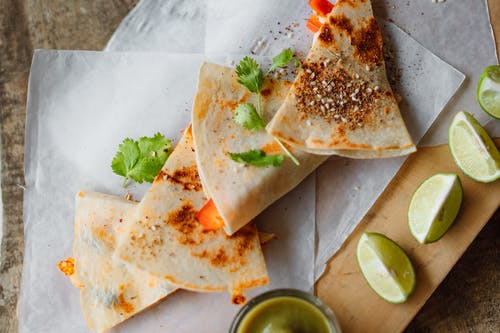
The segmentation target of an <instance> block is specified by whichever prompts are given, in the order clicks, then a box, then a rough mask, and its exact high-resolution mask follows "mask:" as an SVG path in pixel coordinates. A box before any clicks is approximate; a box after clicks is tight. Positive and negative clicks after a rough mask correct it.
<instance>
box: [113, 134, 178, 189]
mask: <svg viewBox="0 0 500 333" xmlns="http://www.w3.org/2000/svg"><path fill="white" fill-rule="evenodd" d="M171 148H172V143H171V141H170V140H167V139H165V137H164V136H163V135H161V134H160V133H157V134H155V135H154V136H153V137H142V138H140V139H139V140H138V141H136V140H133V139H130V138H126V139H125V140H123V142H122V143H121V144H120V145H119V146H118V152H117V153H116V155H115V157H114V158H113V161H112V162H111V169H113V172H114V173H116V174H117V175H119V176H123V177H125V179H124V180H123V184H122V186H123V187H125V186H126V185H127V182H128V180H129V179H132V180H134V181H136V182H137V183H139V184H141V183H142V182H148V183H152V182H153V180H154V179H155V177H156V175H157V174H158V173H159V172H160V170H161V168H162V167H163V165H164V164H165V161H166V160H167V158H168V156H169V155H170V153H171Z"/></svg>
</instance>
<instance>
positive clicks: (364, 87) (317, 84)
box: [267, 0, 415, 158]
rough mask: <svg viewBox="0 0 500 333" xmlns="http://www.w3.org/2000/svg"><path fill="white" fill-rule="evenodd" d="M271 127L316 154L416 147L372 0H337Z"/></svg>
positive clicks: (362, 154) (370, 154) (358, 154)
mask: <svg viewBox="0 0 500 333" xmlns="http://www.w3.org/2000/svg"><path fill="white" fill-rule="evenodd" d="M267 130H268V131H269V133H271V134H272V135H275V136H277V137H279V138H280V139H282V140H284V141H285V142H287V143H289V144H290V145H292V146H294V147H296V148H299V149H303V150H306V151H308V152H311V153H314V154H327V155H328V154H338V155H343V156H348V157H353V158H378V157H392V156H399V155H405V154H409V153H411V152H413V151H415V146H414V144H413V142H412V139H411V137H410V135H409V133H408V130H407V128H406V126H405V123H404V121H403V118H402V117H401V114H400V111H399V107H398V104H397V101H396V98H395V96H394V93H393V92H392V90H391V86H390V85H389V82H388V80H387V74H386V70H385V62H384V57H383V53H382V36H381V33H380V29H379V27H378V25H377V22H376V20H375V18H374V17H373V12H372V8H371V3H370V1H369V0H338V1H337V2H336V4H335V6H334V8H333V10H332V12H331V13H330V14H329V15H328V17H327V18H326V22H325V23H324V24H323V25H322V27H321V29H320V30H319V31H318V32H317V33H316V35H315V38H314V42H313V46H312V48H311V50H310V52H309V54H308V56H307V59H306V61H305V63H304V65H303V71H301V72H300V73H299V75H298V76H297V78H296V80H295V82H294V84H293V86H292V88H291V89H290V91H289V93H288V96H287V98H286V100H285V102H284V103H283V105H282V106H281V108H280V109H279V110H278V112H277V113H276V115H275V117H274V118H273V120H272V121H271V122H270V123H269V125H268V126H267Z"/></svg>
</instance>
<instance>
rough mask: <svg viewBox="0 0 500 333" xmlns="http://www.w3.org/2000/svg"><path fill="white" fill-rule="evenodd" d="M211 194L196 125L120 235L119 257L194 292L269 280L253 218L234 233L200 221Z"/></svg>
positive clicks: (236, 292) (237, 292)
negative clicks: (202, 173) (199, 162)
mask: <svg viewBox="0 0 500 333" xmlns="http://www.w3.org/2000/svg"><path fill="white" fill-rule="evenodd" d="M206 201H207V197H206V195H205V193H204V192H203V188H202V185H201V182H200V179H199V176H198V170H197V167H196V160H195V150H194V147H193V139H192V134H191V129H188V130H186V131H185V134H184V136H183V138H182V139H181V141H180V142H179V144H178V145H177V147H176V148H175V150H174V151H173V152H172V154H171V156H170V157H169V159H168V160H167V162H166V163H165V166H164V167H163V169H162V170H161V171H160V173H159V174H158V176H157V177H156V178H155V180H154V182H153V185H152V186H151V188H150V189H149V191H148V192H147V193H146V195H145V196H144V198H143V200H142V201H141V202H140V203H139V204H138V206H137V208H136V210H135V211H134V214H133V215H132V217H131V219H130V220H129V221H128V222H127V223H126V224H125V225H124V227H123V233H122V234H121V236H120V237H119V241H118V248H117V252H116V254H117V256H118V257H119V258H120V259H122V260H124V261H126V262H128V263H131V264H134V265H136V266H137V267H139V268H141V269H143V270H145V271H147V272H150V273H151V274H154V275H156V276H158V277H161V278H163V279H165V280H167V281H169V282H170V283H172V284H173V285H175V286H177V287H179V288H183V289H189V290H194V291H208V292H210V291H224V290H229V291H230V292H231V294H232V295H233V302H235V303H240V302H242V300H243V298H242V297H241V294H242V292H243V291H244V290H246V289H249V288H254V287H259V286H263V285H266V284H268V282H269V278H268V275H267V270H266V265H265V262H264V257H263V254H262V250H261V247H260V243H259V236H258V232H257V229H256V227H255V225H254V224H253V223H251V224H249V225H247V226H245V228H242V229H241V230H240V231H239V232H238V233H236V234H234V235H233V236H231V237H229V236H227V235H226V233H225V232H224V230H222V229H220V230H218V231H205V230H203V227H202V226H201V224H200V223H199V222H198V221H197V220H196V214H197V212H198V211H199V210H200V209H201V208H202V207H203V205H204V204H205V202H206Z"/></svg>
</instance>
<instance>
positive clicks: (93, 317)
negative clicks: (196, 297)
mask: <svg viewBox="0 0 500 333" xmlns="http://www.w3.org/2000/svg"><path fill="white" fill-rule="evenodd" d="M134 206H135V205H134V204H133V203H132V202H130V201H126V200H123V199H120V198H117V197H114V196H109V195H105V194H100V193H95V192H88V191H82V192H79V193H78V195H77V197H76V211H75V241H74V246H73V252H74V257H75V258H74V260H75V272H74V273H73V274H72V275H71V281H72V282H73V284H75V285H76V286H77V287H79V288H80V302H81V306H82V309H83V314H84V317H85V320H86V321H87V324H88V326H89V327H90V329H91V330H92V331H93V332H99V333H100V332H106V331H107V330H109V329H110V328H112V327H114V326H116V325H118V324H119V323H121V322H123V321H124V320H126V319H127V318H129V317H131V316H133V315H136V314H137V313H139V312H140V311H142V310H144V309H145V308H147V307H149V306H150V305H152V304H155V303H157V302H158V301H159V300H161V299H162V298H164V297H165V296H167V295H168V294H170V293H172V292H174V291H175V289H176V287H174V286H173V285H171V284H170V283H168V282H167V281H165V280H164V279H161V278H158V277H156V276H153V275H151V274H149V273H147V272H145V271H143V270H140V269H137V268H136V267H134V266H132V265H128V264H125V263H123V262H121V261H119V260H116V259H113V253H114V251H115V246H116V236H117V234H116V228H117V227H119V226H120V225H121V224H122V223H125V222H126V220H127V218H128V214H129V213H130V212H131V211H132V209H133V208H134Z"/></svg>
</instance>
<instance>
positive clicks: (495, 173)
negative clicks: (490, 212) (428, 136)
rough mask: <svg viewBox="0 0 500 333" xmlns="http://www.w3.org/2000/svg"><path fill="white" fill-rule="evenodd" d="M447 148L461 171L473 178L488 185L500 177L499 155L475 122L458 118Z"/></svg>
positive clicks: (466, 117) (464, 114) (466, 116)
mask: <svg viewBox="0 0 500 333" xmlns="http://www.w3.org/2000/svg"><path fill="white" fill-rule="evenodd" d="M448 144H449V146H450V150H451V154H452V155H453V158H454V159H455V163H456V164H457V165H458V167H459V168H460V169H461V170H462V171H463V172H464V173H465V174H466V175H467V176H469V177H470V178H472V179H474V180H477V181H479V182H483V183H489V182H493V181H495V180H497V179H498V178H499V177H500V153H499V152H498V149H497V147H496V146H495V143H494V142H493V140H492V139H491V138H490V137H489V136H488V133H486V131H485V130H484V128H482V127H481V125H479V123H478V122H477V120H476V119H474V117H473V116H472V115H470V114H469V113H467V112H465V111H460V112H459V113H457V114H456V116H455V118H453V121H452V122H451V125H450V129H449V130H448Z"/></svg>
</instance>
